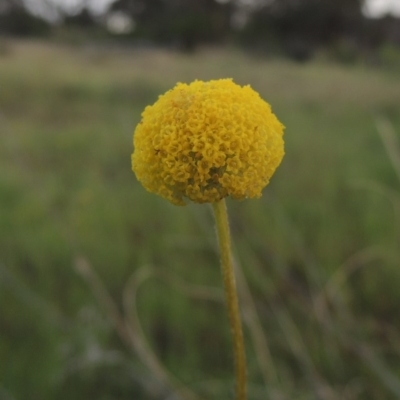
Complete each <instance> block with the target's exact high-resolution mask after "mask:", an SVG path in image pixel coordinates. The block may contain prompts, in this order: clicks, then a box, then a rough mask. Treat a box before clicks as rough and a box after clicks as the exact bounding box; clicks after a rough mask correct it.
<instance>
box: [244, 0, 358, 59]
mask: <svg viewBox="0 0 400 400" xmlns="http://www.w3.org/2000/svg"><path fill="white" fill-rule="evenodd" d="M361 10H362V0H335V1H329V0H275V1H269V2H267V3H265V4H264V5H263V6H262V7H261V8H260V9H258V10H257V12H255V13H253V15H252V16H251V18H250V22H249V24H248V25H247V26H246V29H245V32H244V37H245V38H247V40H249V39H255V40H256V42H257V41H258V42H260V41H262V42H265V41H267V42H268V41H271V40H272V41H274V42H275V43H276V42H278V43H279V45H280V46H281V47H282V48H283V49H284V50H285V51H286V52H287V53H289V55H291V56H292V57H294V58H296V59H299V60H303V59H307V58H309V57H310V56H311V55H312V53H313V51H314V50H315V49H316V48H317V47H319V46H326V45H329V44H331V43H333V42H334V41H335V40H338V39H339V38H342V37H354V38H355V37H356V36H357V33H358V32H359V30H360V26H361V25H362V21H363V16H362V12H361Z"/></svg>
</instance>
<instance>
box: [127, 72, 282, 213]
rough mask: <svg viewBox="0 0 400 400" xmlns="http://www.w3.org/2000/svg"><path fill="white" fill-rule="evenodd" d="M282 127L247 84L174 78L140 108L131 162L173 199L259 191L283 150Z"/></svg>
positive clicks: (146, 182) (148, 183)
mask: <svg viewBox="0 0 400 400" xmlns="http://www.w3.org/2000/svg"><path fill="white" fill-rule="evenodd" d="M283 129H284V127H283V125H282V124H281V123H280V122H279V121H278V119H277V118H276V116H275V115H274V114H273V113H272V111H271V107H270V105H269V104H268V103H266V102H265V101H264V100H262V99H261V98H260V96H259V94H258V93H257V92H255V91H254V90H253V89H251V87H250V86H244V87H241V86H239V85H237V84H235V83H234V82H233V81H232V80H231V79H220V80H212V81H209V82H203V81H194V82H192V83H191V84H189V85H187V84H184V83H178V84H177V85H176V86H175V87H174V88H173V89H172V90H170V91H168V92H166V93H165V94H164V95H161V96H159V98H158V100H157V101H156V102H155V103H154V104H153V105H152V106H148V107H146V108H145V110H144V112H143V113H142V120H141V121H140V123H139V124H138V126H137V127H136V130H135V133H134V140H133V142H134V153H133V154H132V169H133V171H134V172H135V174H136V177H137V179H138V180H139V181H140V182H141V183H142V184H143V186H144V187H145V188H146V189H147V190H149V191H150V192H153V193H156V194H158V195H160V196H162V197H164V198H166V199H168V200H169V201H171V202H172V203H173V204H177V205H185V199H189V200H192V201H194V202H196V203H207V202H216V201H219V200H221V199H222V198H224V197H227V196H231V197H232V198H234V199H244V198H256V197H260V196H261V190H262V189H263V188H264V187H265V186H266V185H267V184H268V182H269V180H270V178H271V176H272V175H273V173H274V172H275V169H276V168H277V167H278V165H279V164H280V162H281V160H282V157H283V155H284V142H283V137H282V136H283Z"/></svg>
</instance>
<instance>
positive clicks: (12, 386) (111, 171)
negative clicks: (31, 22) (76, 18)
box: [0, 42, 400, 400]
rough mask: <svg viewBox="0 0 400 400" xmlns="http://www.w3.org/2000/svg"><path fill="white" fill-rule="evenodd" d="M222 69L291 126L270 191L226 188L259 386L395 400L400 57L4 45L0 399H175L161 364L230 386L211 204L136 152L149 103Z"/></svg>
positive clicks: (290, 394)
mask: <svg viewBox="0 0 400 400" xmlns="http://www.w3.org/2000/svg"><path fill="white" fill-rule="evenodd" d="M222 77H232V78H233V79H234V80H235V81H236V82H237V83H240V84H250V85H251V86H252V87H253V88H254V89H255V90H257V91H258V92H260V94H261V96H262V97H263V98H264V99H266V100H267V101H268V102H269V103H270V104H271V105H272V108H273V111H274V112H275V113H276V115H277V116H278V118H279V119H280V120H281V121H282V122H283V123H284V124H285V126H286V130H285V144H286V155H285V158H284V160H283V163H282V165H281V166H280V167H279V169H278V170H277V172H276V174H275V175H274V177H273V178H272V181H271V183H270V185H269V186H268V187H267V188H266V189H265V190H264V193H263V197H262V198H261V199H260V200H248V201H243V202H235V201H229V200H228V208H229V214H230V218H231V228H232V236H233V241H234V244H235V254H236V258H237V261H238V264H239V265H240V267H241V269H242V271H243V273H244V275H245V277H246V281H247V283H248V287H249V290H245V289H246V284H245V281H244V280H243V279H241V277H240V276H239V286H240V287H241V288H242V296H241V297H242V298H241V304H242V306H243V313H244V315H245V318H244V320H245V339H246V349H247V358H248V369H249V400H258V399H260V400H261V399H263V400H264V399H271V400H286V399H287V400H289V399H290V400H293V399H295V400H313V399H321V400H355V399H362V400H385V399H389V400H390V399H400V318H399V311H400V181H399V178H400V174H399V175H397V174H396V166H397V168H399V163H400V150H399V148H398V147H396V138H397V139H398V138H399V135H400V75H399V74H398V73H396V71H393V70H392V71H391V72H385V71H382V70H379V69H371V68H367V67H365V66H361V65H356V66H339V65H332V64H327V63H326V62H323V61H322V60H321V61H319V62H314V63H312V64H304V65H297V64H293V63H289V62H287V61H279V60H261V59H257V58H252V57H250V56H247V55H245V54H243V53H239V52H236V51H234V50H218V51H217V50H212V49H208V50H203V51H200V52H198V53H197V54H195V55H193V56H184V55H180V54H177V53H172V52H167V51H162V50H154V49H153V50H151V49H136V50H127V49H122V48H121V49H117V48H107V47H94V46H92V47H81V48H78V49H77V48H73V47H65V46H64V47H61V46H56V45H50V44H44V43H37V42H7V43H6V42H4V43H2V44H1V46H0V400H25V399H26V400H52V399H57V400H80V399H82V400H83V399H85V400H89V399H96V400H111V399H113V400H125V399H127V400H128V399H130V400H132V399H135V400H142V399H165V400H167V399H170V400H171V399H175V398H176V397H173V396H172V395H171V393H170V392H169V391H170V389H169V387H168V385H165V384H163V383H162V382H160V379H159V377H160V376H161V377H162V376H164V373H165V371H168V377H169V378H168V380H169V381H170V383H172V385H173V386H175V387H179V386H180V385H184V386H186V387H188V388H190V390H191V391H193V392H195V393H197V394H198V395H199V396H200V397H201V398H203V399H208V400H214V399H215V400H217V399H218V400H225V399H227V400H228V399H232V398H233V387H234V381H233V365H232V364H233V360H232V355H231V344H230V334H229V328H228V321H227V317H226V313H225V308H224V304H223V301H222V292H221V290H222V289H221V277H220V270H219V260H218V254H217V252H216V248H215V237H214V235H215V232H214V227H213V219H212V215H211V212H210V209H209V207H208V206H206V205H193V204H191V205H188V206H187V207H176V206H172V205H170V204H169V203H168V202H166V201H165V200H163V199H161V198H159V197H157V196H155V195H153V194H151V193H148V192H146V191H145V190H144V189H143V188H142V186H141V185H140V184H139V183H138V182H137V181H136V179H135V176H134V174H133V173H132V171H131V167H130V154H131V153H132V133H133V130H134V127H135V125H136V124H137V123H138V122H139V119H140V113H141V111H142V110H143V108H144V107H145V106H146V105H148V104H151V103H153V102H154V101H155V100H156V99H157V96H158V95H159V94H161V93H163V92H164V91H165V90H167V89H169V88H171V87H172V86H174V84H175V83H176V82H177V81H182V82H189V81H192V80H194V79H204V80H206V79H213V78H222ZM378 128H379V129H378ZM398 172H400V171H398ZM107 293H108V294H109V295H108V294H107ZM124 318H125V319H124ZM125 320H126V321H127V323H126V325H124V323H125ZM118 324H119V325H118ZM126 326H129V327H130V331H129V332H130V334H127V332H128V331H127V329H126V328H125V327H126ZM132 343H136V345H132ZM146 343H148V345H149V346H147V344H146ZM150 349H152V350H150ZM152 351H154V353H155V354H156V356H157V358H158V360H159V361H154V358H153V353H152ZM161 365H162V366H163V367H160V366H161ZM173 377H174V378H173ZM189 398H190V399H191V398H193V397H191V395H187V396H186V397H185V399H189Z"/></svg>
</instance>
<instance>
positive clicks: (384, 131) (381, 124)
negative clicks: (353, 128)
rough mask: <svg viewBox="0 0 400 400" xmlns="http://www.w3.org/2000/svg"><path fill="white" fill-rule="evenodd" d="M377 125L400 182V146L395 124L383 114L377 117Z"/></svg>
mask: <svg viewBox="0 0 400 400" xmlns="http://www.w3.org/2000/svg"><path fill="white" fill-rule="evenodd" d="M375 125H376V128H377V130H378V133H379V135H380V137H381V139H382V142H383V144H384V146H385V149H386V152H387V154H388V156H389V158H390V161H391V163H392V165H393V168H394V170H395V172H396V174H397V178H398V179H399V182H400V146H399V142H398V138H397V136H396V133H395V131H394V128H393V125H392V123H391V122H390V121H389V120H388V119H387V118H385V117H383V116H379V117H377V118H376V119H375Z"/></svg>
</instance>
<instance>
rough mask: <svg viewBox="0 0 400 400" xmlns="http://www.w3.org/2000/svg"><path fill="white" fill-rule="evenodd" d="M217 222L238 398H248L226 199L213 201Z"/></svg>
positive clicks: (240, 399)
mask: <svg viewBox="0 0 400 400" xmlns="http://www.w3.org/2000/svg"><path fill="white" fill-rule="evenodd" d="M212 206H213V210H214V216H215V222H216V225H217V233H218V241H219V248H220V252H221V269H222V278H223V281H224V288H225V298H226V305H227V308H228V316H229V325H230V328H231V334H232V339H233V355H234V358H235V370H236V399H237V400H246V398H247V396H246V379H247V377H246V354H245V350H244V341H243V332H242V323H241V320H240V313H239V303H238V297H237V291H236V283H235V275H234V271H233V262H232V253H231V242H230V234H229V223H228V214H227V211H226V204H225V200H224V199H222V200H220V201H219V202H217V203H213V204H212Z"/></svg>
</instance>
